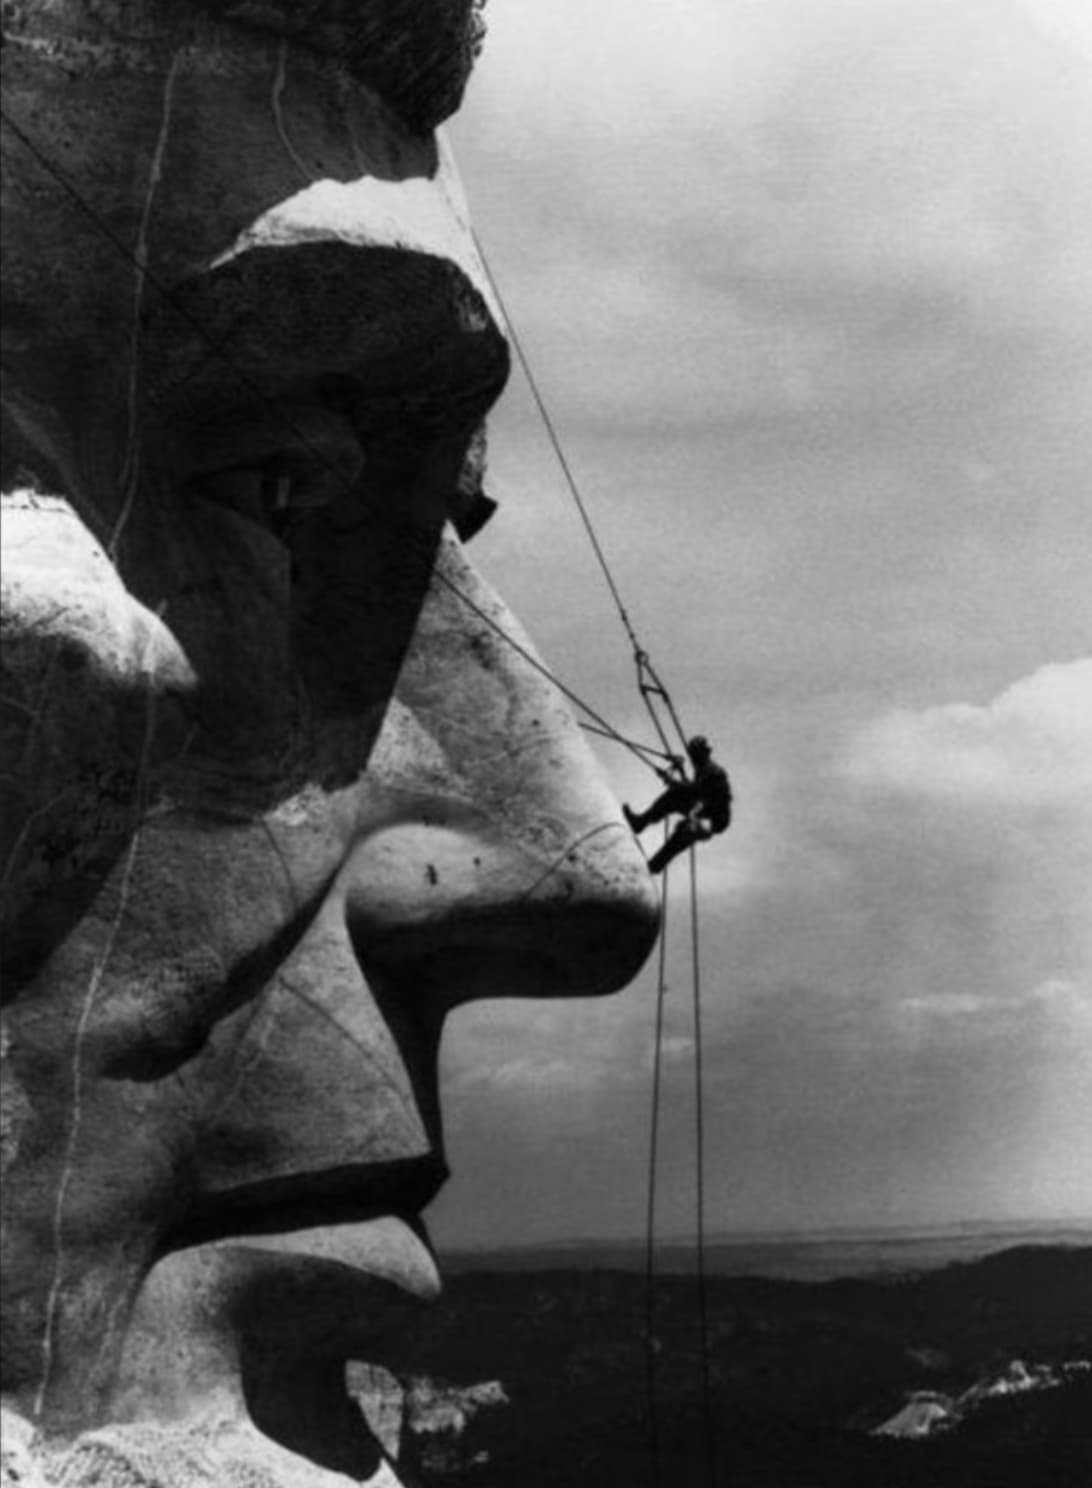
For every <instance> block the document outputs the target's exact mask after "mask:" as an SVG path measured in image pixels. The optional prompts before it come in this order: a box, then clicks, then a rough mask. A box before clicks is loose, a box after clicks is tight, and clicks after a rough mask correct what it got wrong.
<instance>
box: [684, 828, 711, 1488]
mask: <svg viewBox="0 0 1092 1488" xmlns="http://www.w3.org/2000/svg"><path fill="white" fill-rule="evenodd" d="M690 955H691V968H692V972H693V990H694V1113H695V1121H694V1164H695V1170H696V1183H695V1188H696V1212H695V1228H696V1231H697V1256H696V1261H697V1273H698V1317H699V1325H700V1335H699V1336H700V1346H701V1386H702V1418H703V1421H704V1424H705V1462H706V1472H707V1475H708V1481H709V1483H710V1485H711V1488H715V1485H716V1481H717V1472H716V1446H715V1442H714V1438H713V1400H712V1389H711V1386H710V1377H709V1317H708V1303H707V1298H706V1287H705V1116H704V1100H703V1091H702V1038H701V1034H702V1029H701V956H700V945H699V941H698V854H697V850H696V847H695V845H694V844H693V843H692V844H691V846H690Z"/></svg>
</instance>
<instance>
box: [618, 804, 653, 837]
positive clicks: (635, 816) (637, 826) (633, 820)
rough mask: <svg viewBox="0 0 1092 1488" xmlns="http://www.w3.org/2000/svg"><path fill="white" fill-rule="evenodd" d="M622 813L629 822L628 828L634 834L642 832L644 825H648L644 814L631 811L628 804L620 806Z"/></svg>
mask: <svg viewBox="0 0 1092 1488" xmlns="http://www.w3.org/2000/svg"><path fill="white" fill-rule="evenodd" d="M622 815H623V816H624V817H625V819H626V821H628V822H629V825H630V829H631V830H632V831H633V833H634V834H636V833H638V832H643V831H644V829H645V827H646V826H648V823H647V822H646V821H645V818H644V816H643V815H641V814H640V813H639V812H637V811H631V810H630V809H629V807H628V806H623V807H622Z"/></svg>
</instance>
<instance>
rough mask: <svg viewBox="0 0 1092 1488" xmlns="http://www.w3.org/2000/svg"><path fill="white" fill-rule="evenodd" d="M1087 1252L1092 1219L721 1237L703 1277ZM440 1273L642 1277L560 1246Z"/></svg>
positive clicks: (577, 1245)
mask: <svg viewBox="0 0 1092 1488" xmlns="http://www.w3.org/2000/svg"><path fill="white" fill-rule="evenodd" d="M1028 1245H1033V1246H1034V1245H1043V1246H1055V1247H1057V1246H1066V1247H1082V1248H1083V1247H1089V1248H1092V1218H1089V1219H1087V1220H1077V1219H1073V1220H1047V1221H1028V1222H1025V1223H1020V1224H1015V1223H1002V1222H985V1221H984V1222H980V1223H965V1224H946V1225H930V1226H921V1227H917V1228H909V1227H908V1228H904V1229H896V1228H893V1227H890V1228H881V1227H879V1226H877V1227H870V1228H863V1227H862V1228H860V1229H848V1228H847V1229H824V1230H811V1231H770V1232H737V1233H731V1232H721V1233H719V1234H716V1235H714V1236H712V1237H711V1238H707V1239H706V1243H705V1269H706V1271H707V1272H708V1273H709V1274H710V1275H715V1276H754V1277H761V1276H765V1277H770V1278H771V1279H777V1280H790V1281H831V1280H835V1279H837V1278H839V1277H865V1276H882V1275H891V1274H898V1273H903V1272H920V1271H931V1270H935V1269H936V1268H938V1267H941V1266H948V1265H951V1264H953V1263H955V1262H966V1261H974V1260H978V1259H981V1258H982V1257H984V1256H987V1255H991V1254H993V1253H994V1252H996V1251H1001V1250H1007V1249H1009V1248H1011V1247H1013V1246H1028ZM442 1260H443V1267H444V1269H445V1270H446V1271H448V1272H454V1271H557V1270H609V1271H638V1270H641V1271H643V1270H644V1268H645V1265H646V1251H645V1243H644V1241H643V1240H595V1239H577V1238H573V1239H563V1240H556V1241H549V1242H546V1243H543V1244H525V1245H511V1246H504V1247H500V1248H497V1249H492V1250H486V1249H480V1250H479V1249H473V1250H470V1249H466V1250H451V1251H445V1252H444V1253H443V1256H442ZM655 1264H656V1270H657V1272H659V1273H666V1274H671V1273H683V1274H685V1273H687V1272H690V1271H693V1270H694V1267H695V1264H696V1251H695V1246H694V1243H693V1241H692V1240H690V1239H688V1238H671V1239H665V1240H663V1241H660V1242H659V1243H658V1244H657V1246H656V1255H655Z"/></svg>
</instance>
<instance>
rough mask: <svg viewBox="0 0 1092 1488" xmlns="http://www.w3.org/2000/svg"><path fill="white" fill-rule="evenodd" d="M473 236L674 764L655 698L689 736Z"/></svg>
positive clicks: (639, 683)
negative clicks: (624, 597)
mask: <svg viewBox="0 0 1092 1488" xmlns="http://www.w3.org/2000/svg"><path fill="white" fill-rule="evenodd" d="M471 235H472V237H473V240H474V246H475V248H476V249H477V250H478V257H479V258H480V259H481V262H482V268H483V269H484V270H485V276H486V278H487V279H488V281H489V284H490V286H491V287H492V290H493V293H494V295H495V296H496V299H497V304H498V305H499V306H500V310H501V314H502V315H503V316H504V319H505V322H506V324H507V327H508V334H509V336H510V337H511V341H512V345H513V346H514V347H515V349H516V357H517V359H518V361H519V364H520V366H521V367H522V368H523V375H524V377H526V379H527V385H528V387H529V388H530V389H531V396H532V397H533V398H534V400H535V406H536V407H537V409H538V411H539V415H540V417H541V419H542V422H543V425H544V426H545V429H546V433H547V434H548V435H549V439H550V443H551V445H552V446H553V450H554V454H555V455H556V456H557V462H558V465H559V466H560V467H561V472H562V474H563V475H564V477H565V482H566V484H567V485H568V488H569V491H570V493H571V495H572V498H573V500H574V502H575V503H576V509H577V511H578V512H579V514H580V520H581V521H582V522H583V524H584V530H585V532H586V533H587V535H588V540H589V542H590V543H591V545H592V551H593V552H594V553H595V556H596V558H597V560H598V562H599V567H600V568H601V569H602V572H603V577H604V579H605V580H606V581H607V587H608V589H609V590H610V592H611V596H612V598H613V600H614V604H615V608H616V609H617V611H618V615H619V618H620V619H621V621H622V624H623V626H624V627H625V631H626V635H627V636H628V637H629V642H630V646H631V647H632V649H633V658H634V661H635V663H636V666H637V686H638V688H639V689H640V692H641V697H642V699H643V700H644V703H645V706H646V708H647V709H648V712H649V715H650V717H651V718H652V722H653V725H654V726H655V729H656V732H657V733H658V734H659V736H660V742H661V744H662V745H663V750H664V754H665V755H666V756H667V757H668V759H671V760H673V759H674V755H673V753H672V750H671V746H670V745H669V743H668V740H667V735H666V733H665V732H664V729H663V727H662V726H661V724H660V720H659V717H658V715H657V713H656V709H655V707H654V706H653V704H652V701H651V699H652V696H653V695H655V696H658V697H660V698H661V699H662V700H663V703H664V705H665V707H666V708H667V711H668V714H669V715H670V718H671V721H672V724H673V725H674V727H675V730H676V732H677V733H678V735H679V739H680V741H681V743H682V746H683V749H684V751H685V749H686V739H687V735H686V733H685V731H684V729H683V726H682V724H681V722H680V721H679V715H678V713H677V712H676V710H675V705H674V703H673V702H672V701H671V697H670V694H669V693H668V691H667V688H666V687H665V686H664V685H663V683H662V682H661V680H660V678H659V676H658V675H657V673H656V670H655V668H654V667H653V665H652V662H651V660H650V659H649V655H648V652H647V651H646V650H645V649H644V647H643V646H642V645H641V642H640V640H639V639H638V637H637V632H636V630H635V629H634V626H633V622H632V621H631V620H630V618H629V612H628V610H627V609H626V606H625V603H624V602H623V600H622V593H621V590H620V589H619V587H618V584H617V582H616V581H615V577H614V574H613V572H612V570H611V566H610V564H609V563H608V562H607V555H606V553H605V552H604V551H603V545H602V543H601V542H600V541H599V537H598V535H597V533H596V531H595V527H594V525H593V524H592V520H591V516H590V515H589V513H588V508H587V504H586V503H585V501H584V498H583V497H582V496H581V494H580V487H579V486H578V485H577V483H576V477H575V476H574V475H573V472H572V468H571V466H570V465H569V461H568V459H567V457H566V455H565V451H564V449H563V448H562V445H561V440H560V438H559V437H558V433H557V430H556V429H555V427H554V422H553V419H552V418H551V417H550V413H549V410H548V408H547V407H546V401H545V399H544V398H543V396H542V393H541V392H540V391H539V386H538V381H537V379H536V378H535V374H534V372H532V370H531V364H530V362H529V361H528V359H527V356H526V353H525V352H524V350H523V343H522V341H521V340H520V337H519V332H518V331H517V329H516V323H515V321H514V320H513V319H512V315H511V312H510V311H509V309H508V306H507V304H506V302H505V299H504V296H503V295H502V294H501V289H500V285H499V284H498V283H497V278H496V275H495V274H494V273H493V270H492V268H491V267H490V263H489V259H488V257H487V256H486V252H485V249H484V247H483V246H482V242H481V239H480V238H479V237H478V235H477V233H476V232H475V231H474V229H473V228H471ZM646 677H647V678H648V679H649V680H648V681H646Z"/></svg>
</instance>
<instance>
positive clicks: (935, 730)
mask: <svg viewBox="0 0 1092 1488" xmlns="http://www.w3.org/2000/svg"><path fill="white" fill-rule="evenodd" d="M847 771H848V774H849V777H850V780H851V781H852V782H853V783H855V784H856V785H857V786H858V787H860V788H863V789H865V790H872V791H876V790H878V791H891V792H899V793H905V794H912V795H920V796H926V797H932V798H934V799H939V800H943V801H948V802H953V801H963V802H967V803H973V802H988V803H1008V804H1010V805H1012V806H1014V807H1020V806H1039V805H1059V806H1071V807H1072V808H1073V809H1074V810H1075V811H1078V812H1080V813H1082V814H1083V813H1089V812H1092V658H1090V659H1087V660H1081V661H1075V662H1069V663H1059V664H1055V665H1051V666H1045V667H1043V668H1041V669H1040V670H1039V671H1037V672H1035V673H1033V674H1032V675H1031V676H1030V677H1026V678H1023V679H1022V680H1021V681H1019V682H1017V683H1015V684H1014V685H1013V686H1012V687H1010V688H1009V689H1008V690H1007V691H1006V692H1003V693H1001V695H1000V696H999V697H997V698H995V699H993V701H992V702H989V703H987V704H986V705H985V706H981V707H980V706H975V705H973V704H970V703H947V704H944V705H942V706H940V707H933V708H926V709H924V710H923V711H920V712H912V711H909V710H904V709H900V710H898V711H895V712H893V713H889V714H888V715H887V716H886V717H883V718H880V719H878V720H877V721H875V722H874V723H872V724H871V725H869V726H867V727H866V728H865V729H863V730H862V731H861V733H860V734H858V736H857V738H856V739H855V740H854V741H853V744H852V747H851V750H850V754H849V759H848V763H847Z"/></svg>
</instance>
